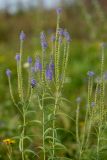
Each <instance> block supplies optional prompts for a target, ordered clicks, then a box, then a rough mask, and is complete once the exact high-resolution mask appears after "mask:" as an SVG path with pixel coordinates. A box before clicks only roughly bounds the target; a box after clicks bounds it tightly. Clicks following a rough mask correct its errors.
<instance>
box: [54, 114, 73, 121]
mask: <svg viewBox="0 0 107 160" xmlns="http://www.w3.org/2000/svg"><path fill="white" fill-rule="evenodd" d="M57 115H62V116H65V117H68V118H69V119H71V120H72V121H74V122H75V120H74V119H73V118H72V117H70V116H69V115H67V114H66V113H63V112H58V113H57Z"/></svg>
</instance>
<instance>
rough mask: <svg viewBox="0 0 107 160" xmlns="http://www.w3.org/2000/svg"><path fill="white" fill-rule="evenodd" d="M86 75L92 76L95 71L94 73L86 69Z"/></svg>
mask: <svg viewBox="0 0 107 160" xmlns="http://www.w3.org/2000/svg"><path fill="white" fill-rule="evenodd" d="M87 75H88V76H89V77H93V76H94V75H95V73H94V72H93V71H88V72H87Z"/></svg>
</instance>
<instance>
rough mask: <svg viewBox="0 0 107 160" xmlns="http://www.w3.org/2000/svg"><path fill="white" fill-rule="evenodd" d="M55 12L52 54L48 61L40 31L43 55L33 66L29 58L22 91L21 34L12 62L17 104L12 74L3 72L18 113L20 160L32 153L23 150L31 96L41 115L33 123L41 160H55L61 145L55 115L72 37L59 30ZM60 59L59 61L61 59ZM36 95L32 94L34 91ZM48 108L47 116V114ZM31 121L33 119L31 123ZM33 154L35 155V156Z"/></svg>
mask: <svg viewBox="0 0 107 160" xmlns="http://www.w3.org/2000/svg"><path fill="white" fill-rule="evenodd" d="M56 13H57V27H56V35H54V34H53V35H52V37H51V39H50V41H51V44H52V48H51V54H50V56H49V58H48V59H47V55H48V53H47V48H48V46H49V45H48V41H47V37H46V34H45V33H44V32H41V34H40V42H41V48H42V52H41V55H38V56H37V57H36V60H35V63H34V64H33V62H32V58H31V57H28V64H29V69H28V89H27V92H26V91H24V87H23V70H22V63H23V43H24V41H25V39H26V35H25V33H24V32H23V31H22V32H21V33H20V36H19V39H20V50H19V53H17V54H16V56H15V59H16V63H17V79H18V95H19V102H18V103H17V102H16V100H15V98H14V94H13V90H12V84H11V71H10V69H7V70H6V75H7V77H8V81H9V88H10V94H11V98H12V101H13V103H14V105H15V106H16V107H17V109H18V111H19V112H20V114H21V120H22V124H21V133H20V136H19V150H20V152H21V159H22V160H24V159H26V151H29V152H32V153H33V151H31V150H28V149H27V148H25V144H24V142H25V139H26V138H27V139H30V138H29V137H28V136H27V135H26V128H27V121H28V119H27V116H26V115H27V113H28V110H29V105H30V103H31V101H32V96H33V94H34V95H35V94H36V101H37V102H38V106H39V108H40V111H41V113H42V120H40V121H39V120H35V122H36V123H40V124H41V126H42V127H41V128H42V144H41V145H40V146H39V147H38V148H39V149H41V151H42V152H43V160H46V159H47V157H48V159H50V160H51V159H52V160H54V159H55V158H56V157H57V152H56V151H57V149H58V148H61V147H63V148H64V146H63V145H62V144H61V143H60V141H59V140H58V139H57V127H56V121H57V114H58V110H59V105H60V102H61V101H62V89H63V86H64V81H65V77H66V68H67V63H68V57H69V46H70V42H71V37H70V35H69V33H68V31H67V30H64V29H62V28H60V18H61V13H62V9H61V8H58V9H57V10H56ZM61 57H62V59H61ZM34 90H35V91H36V92H33V91H34ZM47 106H48V110H49V111H48V115H47ZM47 117H48V118H47ZM33 121H34V120H33ZM34 154H36V153H34Z"/></svg>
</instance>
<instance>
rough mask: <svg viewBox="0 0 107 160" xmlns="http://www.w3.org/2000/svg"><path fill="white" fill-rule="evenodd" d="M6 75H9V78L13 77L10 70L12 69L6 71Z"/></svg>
mask: <svg viewBox="0 0 107 160" xmlns="http://www.w3.org/2000/svg"><path fill="white" fill-rule="evenodd" d="M6 75H7V77H10V76H11V70H10V69H7V70H6Z"/></svg>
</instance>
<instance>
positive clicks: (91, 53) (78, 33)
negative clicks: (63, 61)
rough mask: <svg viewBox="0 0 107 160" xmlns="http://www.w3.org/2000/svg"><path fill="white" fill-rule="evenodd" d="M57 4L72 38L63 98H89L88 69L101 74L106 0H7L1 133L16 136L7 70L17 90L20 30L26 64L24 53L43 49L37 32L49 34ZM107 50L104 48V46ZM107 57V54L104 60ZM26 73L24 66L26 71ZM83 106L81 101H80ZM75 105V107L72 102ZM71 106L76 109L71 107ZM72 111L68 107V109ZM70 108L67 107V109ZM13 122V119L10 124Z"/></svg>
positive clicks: (0, 23) (0, 73)
mask: <svg viewBox="0 0 107 160" xmlns="http://www.w3.org/2000/svg"><path fill="white" fill-rule="evenodd" d="M56 7H62V8H63V12H62V16H61V27H62V28H67V30H68V31H69V32H70V34H71V37H72V42H71V46H70V58H69V63H68V69H67V77H66V83H65V89H64V93H63V94H64V96H65V97H66V98H68V99H69V100H71V102H73V103H74V104H75V99H76V97H78V96H81V97H82V99H83V100H86V97H87V75H86V74H87V71H88V70H93V71H95V74H96V76H97V75H99V72H100V53H101V49H100V43H101V42H106V41H107V1H106V0H59V1H58V0H54V3H53V0H49V1H48V0H47V1H46V0H35V1H31V0H27V1H21V0H17V1H16V2H15V0H14V1H9V0H5V1H3V2H0V129H1V132H0V135H1V138H2V137H4V136H12V135H14V134H13V133H14V130H15V123H16V121H17V117H15V115H16V114H15V113H16V110H15V109H14V106H13V104H12V102H11V99H10V94H9V89H8V81H7V77H6V75H5V70H6V68H10V69H11V70H12V77H13V78H12V84H13V88H14V90H15V89H16V85H17V80H16V77H17V76H16V68H15V67H16V62H15V58H14V57H15V54H16V53H18V52H19V33H20V31H21V30H23V31H24V32H25V33H26V35H27V39H26V40H25V42H24V63H25V62H26V61H27V57H28V56H32V57H34V59H35V55H36V54H38V53H39V52H40V50H41V47H40V39H39V36H40V32H41V31H45V32H46V34H47V37H48V42H49V41H50V36H51V35H52V33H54V32H55V28H56V12H55V8H56ZM105 52H106V48H105ZM106 58H107V55H106V54H105V59H106ZM106 67H107V64H105V71H106ZM24 71H25V72H26V69H24ZM83 105H85V104H84V103H83ZM74 107H75V106H74ZM74 109H75V108H74ZM72 110H73V109H71V112H72ZM68 112H69V110H68ZM13 120H14V122H13Z"/></svg>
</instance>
